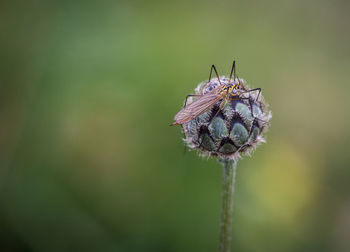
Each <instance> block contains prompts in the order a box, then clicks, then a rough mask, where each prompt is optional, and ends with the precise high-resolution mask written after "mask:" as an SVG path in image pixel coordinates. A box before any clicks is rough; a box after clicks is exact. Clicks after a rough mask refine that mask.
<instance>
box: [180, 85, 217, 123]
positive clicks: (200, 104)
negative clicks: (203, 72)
mask: <svg viewBox="0 0 350 252" xmlns="http://www.w3.org/2000/svg"><path fill="white" fill-rule="evenodd" d="M220 99H222V96H221V95H220V94H217V93H216V92H211V93H209V94H205V95H203V96H201V97H199V99H197V100H195V101H194V102H192V103H190V104H188V105H187V106H186V107H184V108H183V109H181V110H180V111H179V112H178V113H177V114H176V115H175V117H174V120H175V122H174V123H173V124H183V123H186V122H188V121H191V120H192V119H194V118H195V117H197V116H198V115H200V114H202V113H203V112H205V111H206V110H208V109H209V108H210V107H211V106H213V105H214V104H215V103H217V102H218V101H219V100H220Z"/></svg>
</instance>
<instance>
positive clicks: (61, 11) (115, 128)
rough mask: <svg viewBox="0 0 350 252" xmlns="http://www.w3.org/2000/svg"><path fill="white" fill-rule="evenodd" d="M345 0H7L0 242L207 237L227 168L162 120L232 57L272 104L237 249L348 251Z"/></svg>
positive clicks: (1, 22) (0, 22)
mask: <svg viewBox="0 0 350 252" xmlns="http://www.w3.org/2000/svg"><path fill="white" fill-rule="evenodd" d="M349 7H350V6H349V3H348V2H347V1H340V0H339V1H316V0H314V1H301V0H297V1H257V0H256V1H254V0H251V1H220V2H215V1H190V2H189V1H2V2H1V3H0V30H1V35H2V36H1V40H0V53H1V57H0V69H1V70H0V85H1V86H0V88H1V89H0V149H1V151H0V251H5V252H7V251H10V252H19V251H26V252H27V251H39V252H41V251H43V252H44V251H49V252H51V251H53V252H55V251H60V252H61V251H127V252H134V251H152V252H154V251H171V252H172V251H174V252H175V251H217V247H218V235H219V219H220V206H221V194H220V193H221V168H220V166H219V165H218V164H217V163H216V161H215V160H209V161H207V160H203V159H201V158H199V157H198V156H197V155H196V153H195V152H186V153H184V147H183V143H182V140H181V139H182V134H181V131H180V127H169V126H168V125H169V124H170V123H171V122H172V119H173V116H174V115H175V114H176V112H177V111H178V110H179V109H180V108H181V106H182V104H183V101H184V98H185V96H186V95H187V94H189V93H192V92H193V88H194V87H195V86H196V85H197V84H198V83H199V82H200V81H203V80H205V79H207V78H208V75H209V69H210V65H211V64H213V63H215V64H216V66H217V69H218V71H219V73H220V74H226V75H227V74H228V73H229V71H230V67H231V64H232V60H233V59H236V60H237V72H238V74H239V76H240V77H242V78H244V79H246V80H247V81H248V83H249V84H250V86H251V87H261V88H262V90H263V95H264V97H265V98H266V100H267V101H268V102H269V103H270V105H271V106H270V108H271V110H272V112H273V118H272V121H271V129H270V131H269V132H268V134H267V144H264V145H262V146H260V147H259V148H258V149H257V150H256V152H255V153H254V154H253V156H252V157H251V158H249V157H246V158H244V159H243V160H241V161H240V162H239V164H238V173H237V183H236V194H235V207H234V217H233V224H232V225H233V238H232V242H233V251H241V252H245V251H246V252H252V251H254V252H255V251H256V252H263V251H269V252H270V251H284V252H289V251H290V252H292V251H293V252H294V251H305V252H306V251H307V252H309V251H318V252H319V251H350V242H349V233H350V215H349V213H350V184H349V179H350V169H349V168H350V167H349V162H350V155H349V140H350V134H349V127H350V118H349V114H350V113H349V108H350V102H349V93H350V92H349V91H350V85H349V73H350V51H349V43H350V33H349V25H350V18H349V11H350V8H349Z"/></svg>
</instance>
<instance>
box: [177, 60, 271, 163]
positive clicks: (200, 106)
mask: <svg viewBox="0 0 350 252" xmlns="http://www.w3.org/2000/svg"><path fill="white" fill-rule="evenodd" d="M212 68H214V70H215V72H216V69H215V67H214V66H213V67H212ZM233 69H234V65H233ZM217 76H218V75H217ZM231 76H232V72H231ZM270 118H271V112H270V111H269V110H268V105H267V104H266V103H265V102H264V99H263V97H262V95H261V94H260V88H257V89H249V88H248V87H247V85H246V84H245V81H244V80H243V79H240V78H236V76H235V75H234V78H233V79H232V78H231V77H230V78H227V77H224V76H222V77H220V78H219V77H217V78H213V79H210V81H209V82H202V83H200V84H199V85H198V86H197V88H196V89H195V95H191V96H190V97H188V99H187V101H186V104H185V107H184V108H183V109H182V110H181V111H180V112H179V113H178V114H177V115H176V116H175V118H174V119H175V122H174V123H173V124H181V125H182V129H183V133H184V141H185V143H186V144H187V146H188V147H189V148H190V149H196V150H199V152H200V153H201V154H202V155H204V156H218V157H220V158H222V159H238V158H239V157H240V155H241V154H250V153H251V151H252V150H254V149H255V147H256V146H257V145H258V144H260V143H262V142H265V140H264V138H263V136H262V134H263V133H264V132H265V131H266V130H267V128H268V126H269V123H268V122H269V120H270Z"/></svg>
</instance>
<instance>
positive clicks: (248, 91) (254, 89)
mask: <svg viewBox="0 0 350 252" xmlns="http://www.w3.org/2000/svg"><path fill="white" fill-rule="evenodd" d="M257 90H259V93H258V96H257V97H256V99H255V101H258V98H259V96H260V93H261V88H253V89H250V90H247V91H244V92H241V93H237V95H241V94H245V93H250V92H254V91H257Z"/></svg>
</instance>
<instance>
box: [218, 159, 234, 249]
mask: <svg viewBox="0 0 350 252" xmlns="http://www.w3.org/2000/svg"><path fill="white" fill-rule="evenodd" d="M219 162H220V163H221V164H222V210H221V222H220V241H219V251H220V252H229V251H230V247H231V223H232V209H233V193H234V185H235V177H236V167H237V161H235V160H219Z"/></svg>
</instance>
